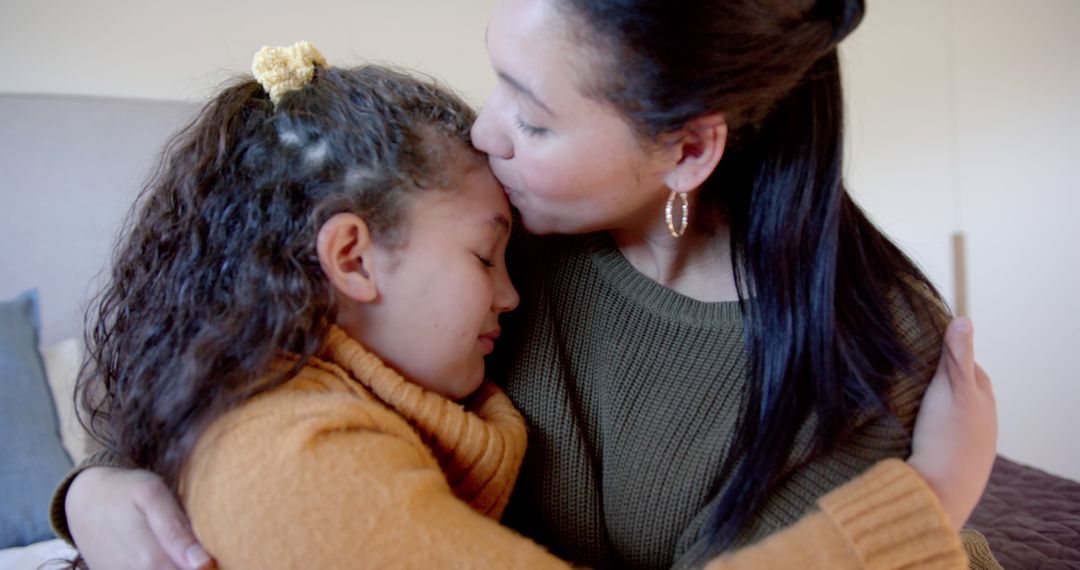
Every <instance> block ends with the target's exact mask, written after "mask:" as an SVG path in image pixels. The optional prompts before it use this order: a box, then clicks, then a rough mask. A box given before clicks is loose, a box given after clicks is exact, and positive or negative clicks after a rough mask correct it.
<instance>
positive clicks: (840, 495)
mask: <svg viewBox="0 0 1080 570" xmlns="http://www.w3.org/2000/svg"><path fill="white" fill-rule="evenodd" d="M819 505H820V507H821V511H820V512H818V513H815V514H811V515H807V516H806V517H805V518H803V519H802V520H801V521H799V522H798V523H797V524H795V525H793V526H792V527H790V528H788V529H785V530H783V531H780V532H777V533H775V534H773V535H771V536H769V537H768V538H766V539H764V540H763V541H761V542H759V543H757V544H755V545H753V546H749V547H746V548H743V549H741V550H738V551H735V552H733V553H731V554H728V555H725V556H723V557H721V558H718V559H716V560H713V561H711V562H710V563H709V564H708V565H707V566H706V569H707V570H741V569H747V570H749V569H760V568H799V569H800V570H818V569H820V570H826V569H827V570H845V569H852V570H854V569H867V570H901V569H906V568H920V569H925V570H950V569H955V570H962V569H964V568H967V557H966V556H965V554H964V549H963V547H962V545H961V543H960V539H959V536H958V535H957V534H956V533H955V532H953V531H952V529H951V527H950V525H949V520H948V517H947V516H946V515H945V512H944V511H943V510H942V508H941V506H940V504H939V503H938V501H937V499H936V497H935V496H934V493H933V491H932V490H931V489H930V488H929V486H927V485H926V483H925V482H924V481H923V480H922V477H920V476H919V475H918V474H917V473H916V472H915V471H914V470H913V469H911V468H910V467H909V466H908V465H907V464H905V463H904V462H902V461H899V460H895V459H893V460H888V461H883V462H881V463H879V464H877V465H876V466H875V467H874V468H873V469H871V470H870V471H868V472H866V473H864V474H863V475H861V476H860V477H859V478H857V479H855V480H853V481H851V482H849V483H848V484H846V485H844V486H843V487H840V488H839V489H837V490H835V491H833V492H831V493H829V494H828V495H826V496H825V497H823V498H822V499H821V500H820V501H819Z"/></svg>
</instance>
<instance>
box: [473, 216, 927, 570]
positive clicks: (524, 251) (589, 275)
mask: <svg viewBox="0 0 1080 570" xmlns="http://www.w3.org/2000/svg"><path fill="white" fill-rule="evenodd" d="M511 256H512V257H511V259H512V262H513V267H512V270H513V277H514V282H515V284H516V285H517V286H518V288H519V290H520V292H521V297H522V305H521V308H520V309H518V311H517V312H516V313H514V314H513V315H511V316H510V317H509V318H508V319H505V320H507V321H509V322H508V323H506V324H507V326H506V330H507V334H506V335H504V340H500V351H501V352H500V353H499V354H497V355H496V358H495V359H494V360H495V361H494V362H493V363H492V370H491V372H492V377H493V378H496V379H500V378H501V379H503V381H504V382H505V386H506V389H507V391H508V392H509V394H510V396H511V398H512V399H513V401H514V403H515V404H517V405H518V407H519V408H520V409H521V411H522V413H523V414H524V415H525V417H526V419H527V421H528V424H529V428H530V432H529V450H528V452H527V455H526V460H525V465H524V466H523V468H522V470H521V476H520V479H519V482H518V485H517V489H516V492H515V495H514V497H513V499H512V500H511V504H510V510H509V511H508V514H507V517H506V519H505V520H506V522H507V523H508V524H510V525H511V526H513V527H515V528H517V529H518V530H519V531H520V532H522V533H524V534H526V535H528V536H530V537H533V538H535V539H536V540H538V541H539V542H541V543H542V544H544V545H546V546H547V547H548V548H550V549H551V550H552V551H553V552H555V553H556V554H558V555H559V556H561V557H563V558H566V559H568V560H571V561H573V562H575V563H578V564H584V565H588V566H591V567H598V568H670V567H673V566H675V567H689V566H694V565H697V564H700V563H701V562H703V561H704V560H706V559H707V558H709V557H712V556H714V555H715V554H716V553H717V552H716V549H715V548H711V547H710V546H711V545H710V544H709V542H708V541H704V540H700V541H699V540H698V535H699V533H700V531H701V530H702V528H703V525H705V524H706V523H707V521H708V517H709V513H710V512H711V511H712V509H713V505H712V504H710V498H711V497H710V490H712V489H715V488H717V485H718V484H723V481H720V480H718V474H719V471H720V466H721V463H722V461H723V460H724V458H725V453H726V450H727V449H728V447H729V445H730V442H731V438H732V434H733V432H734V427H735V422H736V420H737V418H738V416H739V410H740V409H741V407H742V398H743V397H744V388H745V383H746V382H747V372H746V354H745V351H744V339H743V328H742V322H741V314H740V310H739V305H738V303H704V302H699V301H696V300H693V299H690V298H688V297H685V296H683V295H680V294H678V293H676V292H674V291H672V290H670V289H667V288H665V287H663V286H661V285H659V284H658V283H656V282H654V281H652V280H650V279H648V278H647V277H645V276H644V275H642V274H641V273H639V272H637V271H636V270H635V269H634V268H633V267H632V266H631V265H630V264H629V262H627V261H626V259H625V258H624V257H623V256H622V254H621V253H620V252H619V251H618V249H617V247H616V246H615V245H614V243H613V241H612V240H611V238H610V237H609V236H608V235H607V234H595V235H591V236H576V237H575V236H550V237H543V238H538V237H526V236H521V235H517V236H515V243H514V251H513V253H512V254H511ZM897 304H898V305H903V308H898V310H897V311H896V314H897V315H898V316H897V325H898V329H899V330H900V331H901V335H902V337H903V338H904V339H905V340H906V341H907V342H908V343H909V344H910V345H911V346H912V347H913V348H914V350H915V352H916V353H917V354H918V355H919V356H920V357H921V358H920V360H921V361H925V362H926V366H925V367H923V369H921V370H920V371H919V373H918V374H916V375H914V377H903V378H898V379H897V380H896V382H895V383H894V385H893V386H892V388H891V389H890V390H889V403H890V405H891V407H892V409H893V411H894V412H895V413H896V417H891V416H890V415H887V414H874V415H872V416H867V417H864V418H861V419H858V420H856V423H857V424H858V425H857V428H856V430H855V432H854V433H853V434H852V435H851V436H849V437H847V438H846V439H845V440H843V441H841V442H839V443H838V445H837V447H836V449H835V451H833V452H832V453H830V454H829V455H827V456H823V457H816V458H813V459H808V456H809V447H810V446H809V432H810V429H811V427H812V426H810V425H809V422H808V423H807V425H804V426H803V429H802V431H801V432H800V437H799V438H798V443H797V449H796V452H795V453H794V454H793V457H792V458H791V460H790V462H789V475H788V476H787V478H786V480H785V481H784V483H783V484H782V486H781V488H780V489H779V490H778V491H777V492H776V493H775V494H774V495H773V496H772V497H771V499H770V500H769V501H768V502H767V503H766V504H765V505H764V506H763V507H762V508H761V509H760V510H759V511H758V512H757V514H756V515H755V517H754V520H753V522H752V524H751V525H750V527H749V528H747V529H746V530H745V532H744V533H743V535H742V536H741V537H740V539H739V540H738V543H740V544H744V543H746V542H752V541H755V540H757V539H759V538H761V537H763V536H765V535H767V534H769V533H770V532H772V531H774V530H776V529H779V528H781V527H783V526H787V525H788V524H790V523H792V522H794V521H795V520H796V519H798V518H799V517H800V516H801V515H802V514H803V513H805V512H806V511H808V510H809V509H810V508H811V507H812V505H813V503H814V501H815V499H817V498H818V497H820V496H821V495H823V494H825V493H826V492H828V491H829V490H831V489H833V488H834V487H837V486H838V485H840V484H841V483H843V482H845V481H847V480H849V479H851V478H852V477H854V476H855V475H857V474H859V473H860V472H862V471H864V470H866V469H867V468H868V467H870V466H871V465H872V464H874V463H875V462H876V461H877V460H879V459H882V458H885V457H906V456H907V455H908V454H909V452H910V444H911V440H910V433H911V429H912V427H913V424H914V419H915V414H916V412H917V408H918V405H919V402H920V400H921V397H922V394H923V391H924V389H925V388H926V385H927V383H928V382H929V379H930V377H931V375H932V373H933V369H934V365H935V364H936V362H937V359H938V356H939V354H940V350H941V348H940V347H941V342H942V336H941V333H942V330H943V326H944V320H938V321H936V322H931V320H928V319H925V318H924V319H917V318H916V317H915V312H914V311H912V310H911V309H910V307H909V306H907V305H906V304H904V303H897ZM939 316H940V313H939ZM897 418H898V419H899V421H897Z"/></svg>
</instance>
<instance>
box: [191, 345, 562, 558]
mask: <svg viewBox="0 0 1080 570" xmlns="http://www.w3.org/2000/svg"><path fill="white" fill-rule="evenodd" d="M326 345H327V349H326V351H325V352H324V354H322V355H321V357H320V358H319V359H316V360H312V361H311V362H310V363H309V364H307V365H305V366H304V367H303V368H302V369H301V370H300V372H299V373H298V374H297V375H296V376H295V377H294V378H292V379H290V380H289V381H288V382H287V383H285V384H284V385H282V386H281V387H279V388H277V389H274V390H272V391H270V392H268V393H266V394H262V395H260V396H257V397H255V398H252V399H251V400H249V401H247V402H245V403H244V404H243V405H241V406H240V407H238V408H236V409H234V410H232V411H230V412H229V413H227V414H226V415H224V416H222V417H221V418H219V419H217V420H216V421H214V422H213V423H212V424H211V425H210V427H209V428H208V429H207V430H206V431H205V432H204V433H203V435H202V436H201V437H200V438H199V441H198V443H197V444H196V446H195V449H194V451H193V453H192V456H191V458H190V459H189V460H188V462H187V463H186V464H185V467H184V470H183V473H182V474H181V485H180V496H181V499H182V502H183V504H184V507H185V509H186V510H187V512H188V516H189V517H190V518H191V522H192V526H193V528H194V530H195V534H196V536H197V537H198V538H199V541H200V542H201V543H202V544H203V545H204V546H205V547H206V549H207V551H208V552H210V554H211V555H212V556H213V557H214V558H215V559H216V560H217V564H218V567H219V568H221V569H223V570H228V569H239V568H296V569H300V568H335V567H342V566H347V567H350V568H391V567H399V568H522V567H528V568H548V567H553V568H565V564H564V563H562V562H561V561H560V560H558V559H556V558H555V557H553V556H551V555H550V554H548V553H546V552H545V551H544V550H543V549H542V548H540V547H539V546H537V545H536V544H535V543H533V542H531V541H529V540H528V539H525V538H523V537H521V536H518V535H516V534H515V533H513V532H512V531H510V530H509V529H507V528H505V527H502V526H500V525H499V524H498V522H497V519H498V517H499V515H500V514H501V512H502V508H503V506H504V505H505V504H506V499H507V497H508V495H509V492H510V489H511V487H512V485H513V483H514V478H515V476H516V474H517V470H518V467H519V465H520V462H521V458H522V455H523V452H524V449H525V429H524V421H523V420H522V419H521V416H520V415H519V414H518V413H517V411H516V410H515V409H514V408H513V406H512V405H511V404H510V401H509V400H508V399H507V398H506V395H505V394H504V393H503V392H502V391H501V390H499V389H498V388H495V387H494V386H492V385H491V384H487V385H485V386H484V387H482V388H481V390H480V391H479V392H478V393H477V394H476V395H475V396H474V397H473V398H472V399H470V401H469V402H468V403H467V405H466V406H465V407H462V406H461V405H459V404H456V403H454V402H452V401H450V400H447V399H446V398H443V397H441V396H439V395H437V394H435V393H432V392H428V391H426V390H424V389H423V388H420V387H419V386H417V385H415V384H412V383H409V382H407V381H405V380H404V379H403V378H402V377H401V376H400V375H398V374H397V373H396V372H395V371H393V370H392V369H390V368H388V367H386V366H385V365H384V364H383V363H382V361H380V360H379V359H378V358H377V357H375V356H374V355H373V354H371V353H369V352H368V351H366V350H365V349H364V348H363V347H362V346H361V345H360V344H359V343H357V342H356V341H354V340H352V339H351V338H349V337H348V336H347V335H346V334H345V333H344V332H343V331H341V330H340V329H334V330H332V331H331V333H330V335H329V337H328V339H327V343H326ZM292 365H293V361H291V360H289V359H282V360H281V361H279V362H278V363H277V364H276V367H277V369H278V370H288V369H290V368H291V367H292Z"/></svg>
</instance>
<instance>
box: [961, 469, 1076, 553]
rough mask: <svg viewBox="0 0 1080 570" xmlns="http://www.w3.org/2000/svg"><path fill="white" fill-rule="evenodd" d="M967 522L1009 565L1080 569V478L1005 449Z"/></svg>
mask: <svg viewBox="0 0 1080 570" xmlns="http://www.w3.org/2000/svg"><path fill="white" fill-rule="evenodd" d="M968 526H970V527H972V528H975V529H976V530H978V531H980V532H982V533H983V534H984V535H986V539H987V541H988V542H989V543H990V549H991V550H992V551H993V552H994V556H996V557H997V559H998V561H999V562H1001V565H1002V566H1004V567H1005V569H1006V570H1028V569H1032V570H1034V569H1039V570H1058V569H1066V568H1068V569H1072V570H1077V569H1080V483H1077V482H1076V481H1070V480H1068V479H1063V478H1061V477H1056V476H1054V475H1051V474H1049V473H1046V472H1045V471H1041V470H1039V469H1036V468H1034V467H1029V466H1027V465H1021V464H1019V463H1016V462H1015V461H1010V460H1008V459H1006V458H1004V457H1001V456H1000V455H999V456H998V458H997V461H995V463H994V471H993V473H991V475H990V483H989V485H987V488H986V493H985V494H984V495H983V498H982V501H981V502H980V503H979V506H978V508H976V509H975V512H974V513H973V514H972V515H971V520H970V521H968Z"/></svg>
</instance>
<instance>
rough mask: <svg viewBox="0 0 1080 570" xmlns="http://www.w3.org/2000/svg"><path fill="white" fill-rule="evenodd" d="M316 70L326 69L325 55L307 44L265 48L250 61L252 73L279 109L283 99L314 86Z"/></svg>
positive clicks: (299, 43) (297, 43) (300, 43)
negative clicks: (306, 87)
mask: <svg viewBox="0 0 1080 570" xmlns="http://www.w3.org/2000/svg"><path fill="white" fill-rule="evenodd" d="M315 66H320V67H326V59H325V58H323V55H322V54H321V53H319V50H317V49H315V46H313V45H311V44H309V43H307V42H296V43H295V44H293V45H292V46H289V47H268V46H264V47H263V48H262V49H260V50H259V52H258V53H256V54H255V58H254V59H253V60H252V61H251V73H252V74H254V75H255V80H256V81H258V82H259V85H262V88H263V90H265V91H266V93H267V94H268V95H270V101H272V102H273V103H274V106H275V107H276V106H277V104H278V102H279V101H280V100H281V96H282V95H284V94H286V93H288V92H290V91H295V90H297V89H301V88H303V87H304V86H305V85H307V84H308V83H311V78H312V77H314V76H315Z"/></svg>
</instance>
